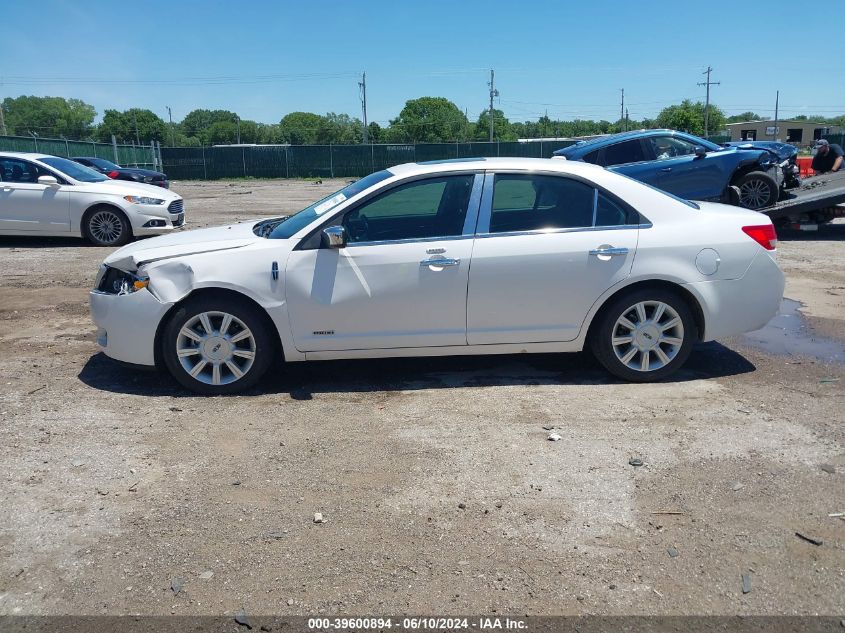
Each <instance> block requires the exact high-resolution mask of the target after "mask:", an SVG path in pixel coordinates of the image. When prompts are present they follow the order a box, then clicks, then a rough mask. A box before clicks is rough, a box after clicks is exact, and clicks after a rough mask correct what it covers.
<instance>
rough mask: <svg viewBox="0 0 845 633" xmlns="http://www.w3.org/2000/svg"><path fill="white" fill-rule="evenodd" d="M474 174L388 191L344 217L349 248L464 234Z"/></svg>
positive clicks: (444, 177)
mask: <svg viewBox="0 0 845 633" xmlns="http://www.w3.org/2000/svg"><path fill="white" fill-rule="evenodd" d="M474 179H475V176H474V174H466V175H461V176H443V177H440V178H427V179H425V180H418V181H414V182H410V183H407V184H404V185H400V186H398V187H395V188H394V189H391V190H390V191H387V192H385V193H383V194H381V195H379V196H377V197H375V198H373V199H372V200H368V201H367V202H365V203H363V204H361V205H359V206H358V207H356V208H355V209H352V210H351V211H349V212H348V213H345V214H344V216H343V218H342V220H341V221H340V224H341V225H342V226H343V227H344V228H345V229H346V234H347V242H348V244H350V245H353V244H355V243H362V242H383V241H396V240H407V239H425V238H433V237H451V236H457V235H461V234H463V230H464V221H465V220H466V215H467V209H468V207H469V200H470V195H471V193H472V185H473V181H474Z"/></svg>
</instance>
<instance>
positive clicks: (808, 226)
mask: <svg viewBox="0 0 845 633" xmlns="http://www.w3.org/2000/svg"><path fill="white" fill-rule="evenodd" d="M843 204H845V170H839V171H837V172H833V173H827V174H819V175H816V176H809V177H807V178H802V179H801V184H800V185H799V186H798V187H795V188H793V189H788V190H786V191H785V192H784V193H783V195H782V196H781V199H780V200H778V201H777V202H776V203H775V204H773V205H771V206H768V207H766V208H763V209H760V210H759V211H760V213H765V214H766V215H768V216H769V217H770V218H771V219H772V222H774V224H775V226H778V227H783V228H792V229H796V230H801V231H816V230H818V228H819V225H820V224H825V223H827V222H830V221H831V220H833V219H834V218H838V217H845V206H841V205H843Z"/></svg>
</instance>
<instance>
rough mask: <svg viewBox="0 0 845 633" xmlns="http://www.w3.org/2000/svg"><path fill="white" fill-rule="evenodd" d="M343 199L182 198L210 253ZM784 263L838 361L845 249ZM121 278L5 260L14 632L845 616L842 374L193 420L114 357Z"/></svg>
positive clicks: (720, 375)
mask: <svg viewBox="0 0 845 633" xmlns="http://www.w3.org/2000/svg"><path fill="white" fill-rule="evenodd" d="M342 184H343V181H332V182H328V181H327V182H324V183H321V184H315V183H309V182H299V181H239V182H235V183H227V182H215V183H199V182H191V183H175V184H174V188H175V190H176V191H177V192H179V193H181V194H182V195H184V196H185V198H186V207H187V210H188V219H189V222H190V225H189V228H197V227H203V226H208V225H215V224H221V223H224V222H230V221H234V220H244V219H248V218H252V217H257V216H262V215H271V214H275V213H282V212H290V211H294V210H296V209H298V208H301V207H302V206H305V204H307V203H309V202H311V201H313V200H314V199H317V198H319V197H322V196H323V195H325V194H327V193H329V192H330V191H332V190H334V189H336V188H338V187H339V186H340V185H342ZM782 237H783V238H785V239H782V241H781V243H780V249H779V250H780V261H781V264H782V266H783V267H784V270H785V271H786V272H787V276H788V283H787V290H786V295H787V297H790V298H792V299H795V300H798V301H801V302H802V303H803V304H804V308H803V312H804V313H805V314H806V315H807V322H806V327H805V328H803V329H801V330H800V332H799V333H798V334H790V336H798V337H804V338H810V337H814V336H815V337H818V336H823V337H826V338H825V340H827V341H828V343H829V347H830V349H831V350H833V351H834V352H836V353H838V352H841V351H842V350H843V349H845V343H843V341H845V324H844V323H843V318H845V248H843V247H845V224H843V223H841V221H840V222H839V223H836V224H834V225H833V226H829V227H826V228H825V230H823V231H820V232H818V233H812V234H809V233H808V234H795V235H791V236H782ZM107 252H108V249H100V248H94V247H90V246H87V245H85V244H83V243H82V242H81V241H76V240H58V239H56V240H53V239H43V240H38V239H17V238H3V239H2V240H0V345H2V350H3V355H2V358H3V362H2V364H0V465H1V466H2V473H1V474H0V476H2V486H0V614H65V613H70V614H100V613H104V614H123V613H141V614H171V613H176V614H231V613H234V612H236V611H238V610H240V609H241V608H244V609H246V610H247V611H248V612H249V613H252V614H318V613H324V614H328V613H333V614H334V613H336V614H365V613H372V614H397V613H407V612H410V613H431V614H449V613H451V614H466V613H487V614H496V613H530V614H841V613H843V612H845V520H843V519H841V518H837V517H830V516H828V515H829V514H831V513H837V512H843V511H845V486H843V483H845V431H843V428H845V427H843V421H845V419H844V418H845V408H843V403H844V402H845V401H843V398H845V390H843V384H845V371H843V365H842V364H836V363H825V362H822V361H821V360H819V359H815V358H810V357H802V356H800V355H793V356H788V357H787V356H773V355H771V354H769V353H768V352H766V350H765V349H761V348H759V347H754V346H751V345H750V344H749V341H748V339H737V340H726V341H720V342H717V343H710V344H705V345H701V346H699V347H698V348H697V349H696V351H695V352H694V353H693V356H692V358H691V359H690V362H689V364H688V366H687V367H686V368H685V369H684V370H683V371H682V372H680V373H679V374H678V375H677V377H676V379H675V380H673V381H671V382H665V383H661V384H653V385H633V384H624V383H621V382H617V381H614V380H610V379H609V378H608V376H607V375H606V374H605V373H604V372H603V371H601V370H600V369H598V368H597V367H596V366H595V365H594V364H593V363H592V362H591V361H590V360H588V359H586V358H585V357H583V356H582V355H579V354H570V355H536V356H519V357H506V356H502V357H477V358H426V359H403V360H378V361H332V362H324V363H312V364H296V365H293V366H291V368H290V369H288V370H286V371H285V372H283V373H278V374H276V375H273V376H270V377H268V378H267V379H266V380H265V381H264V382H263V383H262V384H261V385H260V388H258V389H256V390H255V391H254V392H253V393H250V394H249V395H245V396H243V397H230V398H216V399H207V398H198V397H193V396H191V395H189V394H187V393H185V392H183V391H181V390H180V389H178V388H176V386H175V385H174V383H173V381H172V380H170V379H169V378H168V377H167V376H164V375H158V374H155V373H144V372H136V371H131V370H129V369H124V368H122V367H119V366H117V365H116V364H114V363H112V362H111V361H109V359H107V358H105V357H104V356H103V355H102V354H99V353H98V352H97V348H96V346H95V344H94V336H93V334H94V327H93V325H92V323H91V321H90V318H89V316H88V308H87V292H88V288H89V287H90V286H91V285H92V283H93V279H94V275H95V272H96V269H97V265H98V263H99V262H100V261H101V260H102V258H103V257H104V256H105V255H106V254H107ZM550 427H553V428H554V430H555V431H556V432H557V433H559V434H560V435H561V436H562V438H563V439H562V440H561V441H558V442H549V441H547V439H546V438H547V435H548V434H549V430H547V429H548V428H550ZM633 458H639V459H641V460H642V462H643V465H642V466H639V467H635V466H631V465H630V464H629V461H630V460H632V459H633ZM316 512H319V513H322V515H323V517H324V519H325V522H324V523H315V522H314V514H315V513H316ZM796 532H800V533H801V534H804V535H807V536H810V537H811V538H814V539H819V540H821V541H822V542H823V544H822V545H814V544H812V543H810V542H807V541H806V540H802V539H801V538H799V537H797V536H796ZM743 575H747V576H748V578H749V579H750V586H751V591H750V592H749V593H743V586H742V580H741V578H742V576H743ZM179 585H182V587H181V590H180V591H178V592H176V591H175V590H174V586H175V588H176V589H179V588H180V587H179Z"/></svg>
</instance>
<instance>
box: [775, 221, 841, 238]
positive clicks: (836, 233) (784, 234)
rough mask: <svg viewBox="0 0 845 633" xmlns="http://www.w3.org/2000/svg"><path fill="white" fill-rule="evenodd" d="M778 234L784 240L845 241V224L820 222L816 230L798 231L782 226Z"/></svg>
mask: <svg viewBox="0 0 845 633" xmlns="http://www.w3.org/2000/svg"><path fill="white" fill-rule="evenodd" d="M777 234H778V239H779V240H780V241H782V242H822V241H824V242H845V224H841V223H837V224H820V225H819V228H818V230H816V231H796V230H795V229H792V228H786V227H783V226H780V227H778V229H777Z"/></svg>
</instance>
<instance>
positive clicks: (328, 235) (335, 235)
mask: <svg viewBox="0 0 845 633" xmlns="http://www.w3.org/2000/svg"><path fill="white" fill-rule="evenodd" d="M320 243H321V244H322V245H323V248H343V247H345V246H346V229H345V228H343V227H342V226H329V227H326V228H324V229H323V232H322V234H321V235H320Z"/></svg>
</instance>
